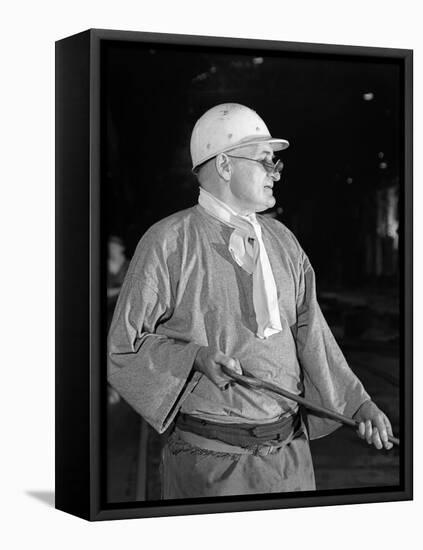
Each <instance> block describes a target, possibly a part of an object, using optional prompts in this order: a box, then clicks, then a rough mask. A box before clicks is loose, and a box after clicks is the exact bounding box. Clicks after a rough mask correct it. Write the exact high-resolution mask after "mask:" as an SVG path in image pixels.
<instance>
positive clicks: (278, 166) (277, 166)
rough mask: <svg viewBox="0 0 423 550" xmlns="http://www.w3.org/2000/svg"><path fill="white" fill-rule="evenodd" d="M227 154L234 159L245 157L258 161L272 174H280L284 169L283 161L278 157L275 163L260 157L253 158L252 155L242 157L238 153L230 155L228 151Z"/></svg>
mask: <svg viewBox="0 0 423 550" xmlns="http://www.w3.org/2000/svg"><path fill="white" fill-rule="evenodd" d="M226 156H228V157H230V158H232V159H243V160H251V161H252V162H258V163H259V164H261V165H262V166H263V168H264V169H265V170H266V172H269V173H270V174H275V173H278V174H280V173H281V172H282V170H283V162H282V161H281V160H280V159H278V160H277V161H276V162H275V163H273V162H268V161H267V160H264V159H263V160H259V159H252V158H250V157H241V156H238V155H228V154H227V153H226Z"/></svg>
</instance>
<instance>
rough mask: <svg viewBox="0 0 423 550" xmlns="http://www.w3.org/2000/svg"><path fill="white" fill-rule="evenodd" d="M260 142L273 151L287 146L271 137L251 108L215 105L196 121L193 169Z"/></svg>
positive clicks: (192, 157) (193, 139) (192, 151)
mask: <svg viewBox="0 0 423 550" xmlns="http://www.w3.org/2000/svg"><path fill="white" fill-rule="evenodd" d="M263 142H266V143H270V144H271V145H272V148H273V150H274V151H281V150H282V149H286V148H287V147H288V146H289V142H288V141H287V140H286V139H279V138H272V136H271V135H270V132H269V130H268V129H267V126H266V124H265V123H264V121H263V120H262V119H261V118H260V117H259V116H258V114H257V113H256V112H255V111H253V110H252V109H249V108H248V107H245V106H244V105H240V104H239V103H222V105H216V107H212V108H211V109H209V110H208V111H206V112H205V113H204V115H203V116H201V117H200V118H199V119H198V120H197V122H196V123H195V126H194V129H193V131H192V134H191V159H192V170H193V171H194V170H195V169H196V168H197V167H198V166H200V164H203V162H206V161H207V160H210V159H211V158H213V157H215V156H216V155H219V154H220V153H226V152H227V151H231V150H232V149H237V148H238V147H245V146H247V145H255V144H257V143H263Z"/></svg>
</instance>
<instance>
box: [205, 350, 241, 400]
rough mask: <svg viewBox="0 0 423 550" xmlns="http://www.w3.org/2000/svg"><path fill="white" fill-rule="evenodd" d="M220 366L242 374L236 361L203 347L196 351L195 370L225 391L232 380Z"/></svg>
mask: <svg viewBox="0 0 423 550" xmlns="http://www.w3.org/2000/svg"><path fill="white" fill-rule="evenodd" d="M221 365H225V366H226V367H228V368H229V369H233V370H234V371H235V372H236V373H238V374H242V368H241V365H240V362H239V361H238V359H234V358H233V357H228V356H227V355H224V354H223V353H221V352H220V351H212V350H211V349H210V348H208V347H205V346H203V347H201V348H200V349H199V350H198V353H197V357H196V358H195V362H194V368H195V370H198V371H200V372H202V373H203V374H204V375H205V376H207V378H209V380H211V381H212V382H213V384H216V386H217V387H218V388H220V389H221V390H226V389H227V388H228V387H229V386H230V384H231V382H233V380H232V379H231V378H230V377H229V376H227V375H226V374H225V373H224V372H223V371H222V369H221Z"/></svg>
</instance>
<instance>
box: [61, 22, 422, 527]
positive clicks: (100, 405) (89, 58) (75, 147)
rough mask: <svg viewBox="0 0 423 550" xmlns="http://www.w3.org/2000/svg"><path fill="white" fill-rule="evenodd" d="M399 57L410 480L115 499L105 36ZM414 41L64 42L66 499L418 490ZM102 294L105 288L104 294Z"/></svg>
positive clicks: (97, 506)
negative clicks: (109, 412) (108, 367)
mask: <svg viewBox="0 0 423 550" xmlns="http://www.w3.org/2000/svg"><path fill="white" fill-rule="evenodd" d="M110 41H118V42H122V43H123V42H127V43H130V42H142V43H147V44H151V47H154V45H163V44H165V45H167V46H174V47H180V46H182V47H185V48H204V47H212V48H221V49H225V50H231V49H233V50H235V49H236V50H237V51H239V50H245V51H247V50H259V51H269V52H273V53H275V52H279V53H280V54H281V55H282V54H284V53H292V52H295V53H297V54H300V55H304V56H331V57H332V58H335V57H339V58H340V59H341V58H346V57H349V58H357V59H363V60H365V59H375V60H380V61H382V62H384V61H389V62H394V63H397V64H398V66H399V67H400V74H401V91H400V98H401V109H402V113H403V119H402V129H401V134H402V135H401V148H402V151H401V153H402V155H401V156H402V162H401V178H402V181H403V184H404V185H403V197H402V201H400V225H401V229H402V231H401V234H400V266H401V269H400V270H401V277H400V293H401V296H400V298H401V299H400V309H401V311H400V319H401V327H400V332H401V343H400V358H401V365H402V373H401V385H400V394H401V400H400V401H401V414H400V418H401V423H400V424H401V425H400V433H399V435H400V438H401V450H400V463H401V476H400V479H401V482H400V484H399V485H398V486H396V487H379V488H375V489H372V488H370V489H360V490H344V491H326V492H325V494H314V493H302V494H298V493H293V494H286V495H284V496H283V497H282V496H281V495H254V496H249V497H243V498H241V497H228V498H225V499H217V500H216V501H212V500H210V501H207V502H205V501H203V500H202V499H200V500H198V501H189V502H188V501H184V502H180V503H179V502H175V501H173V502H168V501H160V502H148V501H147V502H131V503H115V504H107V502H105V500H106V499H105V497H104V494H105V488H104V484H105V477H104V463H103V458H104V457H102V449H103V451H104V447H103V446H102V444H103V443H102V441H103V440H104V431H105V426H104V418H103V417H104V397H105V391H106V388H105V352H104V350H105V323H104V316H105V306H104V299H103V296H104V288H105V277H104V274H103V270H102V269H101V266H102V265H103V264H102V262H104V261H105V243H104V235H102V231H103V230H104V225H102V224H104V221H103V219H102V201H103V200H104V197H103V196H102V184H101V173H102V158H101V132H102V124H103V122H104V121H103V120H102V111H101V86H102V80H101V62H102V57H101V52H102V45H104V44H105V43H106V42H110ZM412 67H413V54H412V50H405V49H390V48H389V49H385V48H373V47H372V48H367V47H357V46H340V45H324V44H307V43H291V42H279V41H267V40H266V41H264V40H246V39H233V38H217V37H203V36H185V35H173V34H172V35H171V34H158V33H143V32H127V31H111V30H99V29H91V30H87V31H85V32H82V33H80V34H76V35H74V36H71V37H68V38H65V39H63V40H59V41H58V42H57V43H56V434H55V435H56V508H58V509H59V510H63V511H65V512H68V513H70V514H74V515H76V516H79V517H82V518H84V519H87V520H90V521H93V520H109V519H122V518H138V517H154V516H171V515H185V514H203V513H216V512H230V511H247V510H266V509H279V508H280V509H281V508H294V507H309V506H323V505H324V506H329V505H340V504H354V503H369V502H384V501H400V500H410V499H412V450H413V443H412V431H413V426H412V421H413V419H412V409H413V403H412V224H413V222H412V139H413V130H412V70H413V69H412ZM102 293H103V294H102Z"/></svg>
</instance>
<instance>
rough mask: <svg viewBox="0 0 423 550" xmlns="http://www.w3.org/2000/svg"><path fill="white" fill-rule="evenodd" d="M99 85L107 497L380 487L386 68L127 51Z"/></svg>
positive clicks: (398, 290)
mask: <svg viewBox="0 0 423 550" xmlns="http://www.w3.org/2000/svg"><path fill="white" fill-rule="evenodd" d="M101 82H102V85H101V108H100V111H101V159H102V160H101V189H102V201H103V203H102V204H103V207H102V208H103V210H102V233H103V235H102V238H103V239H104V241H105V247H104V250H105V253H104V256H105V258H104V260H105V261H104V262H103V267H104V270H107V298H106V296H104V300H106V299H107V308H105V309H107V323H106V322H105V323H104V326H103V331H104V333H105V336H106V335H107V350H106V349H104V355H106V354H107V376H106V375H105V376H104V385H105V386H106V387H107V391H105V392H104V400H105V401H107V403H106V405H105V410H106V411H107V413H106V415H105V417H106V429H105V432H104V433H105V437H104V440H103V455H104V459H105V470H106V476H105V479H106V491H105V493H106V501H107V503H108V504H121V503H137V502H150V503H154V502H160V501H163V500H166V501H174V502H176V503H177V502H195V501H199V502H200V501H201V500H200V499H209V500H210V499H214V500H216V501H218V500H219V498H226V497H238V498H241V499H242V497H245V498H247V497H248V496H249V497H251V495H255V496H256V497H259V496H267V497H269V495H278V496H279V497H281V498H284V497H285V496H286V497H289V496H292V495H293V494H297V495H298V494H304V495H314V494H321V495H325V494H332V495H333V494H346V493H348V492H349V493H354V492H361V493H365V492H366V490H367V491H372V492H373V493H374V492H377V491H381V492H383V491H388V490H395V489H398V488H400V487H401V486H402V484H403V475H404V463H403V454H402V453H401V442H402V439H401V438H402V435H403V421H404V415H403V407H404V376H405V374H406V373H405V371H404V361H403V355H402V346H403V342H404V340H403V337H404V335H403V311H404V310H403V292H404V289H403V284H404V272H403V266H402V259H403V256H404V225H403V223H404V219H403V215H402V212H403V209H404V204H403V202H404V186H405V181H404V97H403V94H404V74H403V69H402V64H401V63H399V62H398V61H397V60H395V59H390V58H388V57H386V56H385V57H382V56H381V57H377V56H376V55H374V56H369V55H367V56H364V55H358V54H357V55H354V52H353V51H352V52H351V55H339V54H333V55H331V54H328V53H327V52H326V53H318V51H315V52H314V53H307V52H306V51H305V50H304V49H303V50H302V51H295V49H293V48H291V49H287V50H286V51H283V50H282V51H281V50H277V49H275V48H273V49H272V48H268V49H266V48H263V46H262V45H260V46H258V47H257V48H256V49H254V48H253V47H252V46H251V41H250V42H249V45H248V47H241V46H240V47H239V48H235V47H231V48H229V47H228V48H225V47H219V48H218V47H211V46H203V47H200V46H188V45H183V44H179V45H178V44H164V43H163V42H157V43H154V42H152V41H151V40H149V41H143V40H142V37H141V39H140V40H130V41H123V40H109V41H105V42H104V43H103V44H102V47H101ZM106 249H107V250H106ZM104 290H105V291H106V289H104ZM106 324H107V326H106ZM104 359H105V360H106V358H105V357H104ZM192 499H193V500H192Z"/></svg>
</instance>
